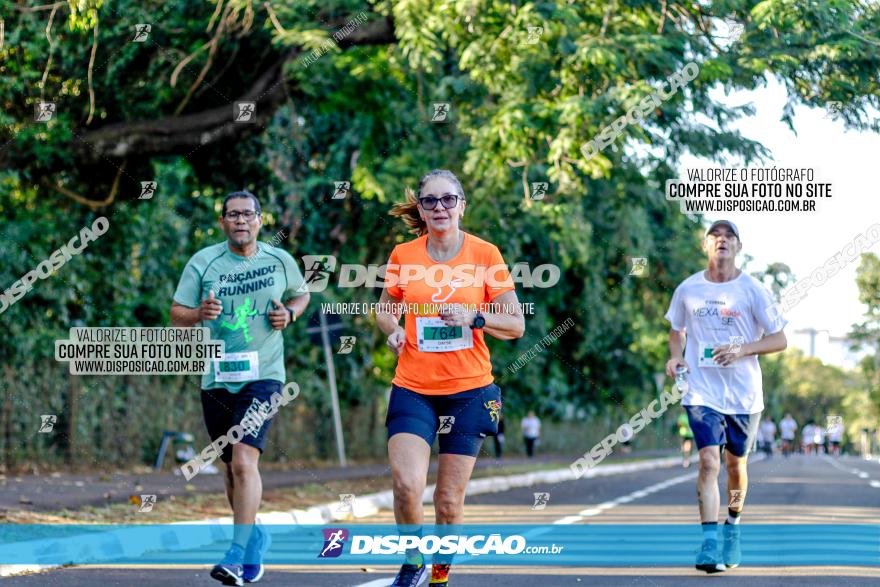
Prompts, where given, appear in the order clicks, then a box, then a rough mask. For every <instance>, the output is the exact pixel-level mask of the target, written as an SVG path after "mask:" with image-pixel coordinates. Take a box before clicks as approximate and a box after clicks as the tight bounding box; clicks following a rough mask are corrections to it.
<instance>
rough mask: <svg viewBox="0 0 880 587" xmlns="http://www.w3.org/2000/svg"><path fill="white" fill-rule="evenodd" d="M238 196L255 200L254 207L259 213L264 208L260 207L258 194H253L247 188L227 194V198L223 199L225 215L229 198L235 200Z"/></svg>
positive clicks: (224, 214)
mask: <svg viewBox="0 0 880 587" xmlns="http://www.w3.org/2000/svg"><path fill="white" fill-rule="evenodd" d="M238 198H250V199H251V200H253V201H254V209H255V210H256V211H257V214H259V213H260V212H262V211H263V209H262V208H260V201H259V200H258V199H257V196H255V195H253V194H252V193H250V192H249V191H247V190H241V191H240V192H232V193H230V194H229V195H227V196H226V199H225V200H223V216H226V204H227V202H229V200H235V199H238Z"/></svg>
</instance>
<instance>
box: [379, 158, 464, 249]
mask: <svg viewBox="0 0 880 587" xmlns="http://www.w3.org/2000/svg"><path fill="white" fill-rule="evenodd" d="M435 177H442V178H443V179H447V180H449V181H450V182H452V185H454V186H455V190H456V192H457V193H458V195H459V196H460V197H461V199H462V200H464V199H465V197H464V188H463V187H461V182H460V181H458V178H457V177H456V176H455V174H454V173H452V172H451V171H449V170H448V169H432V170H431V171H429V172H428V173H426V174H425V175H423V176H422V179H420V180H419V191H418V195H417V194H416V193H415V192H413V191H412V188H406V190H404V196H405V197H406V201H404V202H398V203H396V204H394V205H393V206H392V207H391V211H390V212H389V214H390V215H392V216H398V217H400V218H402V219H403V222H404V224H406V225H407V226H408V227H409V229H410V230H409V232H410V233H412V234H415V235H418V236H422V235H423V234H427V232H428V225H427V224H425V221H424V220H422V216H421V215H420V214H419V200H418V196H419V195H421V194H422V188H423V187H424V186H425V184H426V183H428V180H429V179H433V178H435Z"/></svg>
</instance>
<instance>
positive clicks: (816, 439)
mask: <svg viewBox="0 0 880 587" xmlns="http://www.w3.org/2000/svg"><path fill="white" fill-rule="evenodd" d="M813 444H825V429H824V428H822V427H821V426H813Z"/></svg>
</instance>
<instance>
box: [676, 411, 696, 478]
mask: <svg viewBox="0 0 880 587" xmlns="http://www.w3.org/2000/svg"><path fill="white" fill-rule="evenodd" d="M675 427H676V428H677V431H678V437H679V438H680V439H681V466H682V467H684V468H685V469H687V468H688V467H690V466H691V448H692V447H693V443H694V433H693V431H692V430H691V425H690V422H688V415H687V412H682V413H680V414H679V415H678V419H677V420H676V421H675Z"/></svg>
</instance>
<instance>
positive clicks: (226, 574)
mask: <svg viewBox="0 0 880 587" xmlns="http://www.w3.org/2000/svg"><path fill="white" fill-rule="evenodd" d="M243 561H244V549H243V548H242V547H240V546H239V545H237V544H233V545H232V546H230V547H229V550H227V551H226V554H225V555H224V556H223V560H222V561H220V562H219V563H217V564H216V565H214V568H213V569H211V578H213V579H217V580H218V581H220V582H221V583H223V584H224V585H236V586H237V587H241V586H242V585H244V571H243V568H242V567H243V566H244V565H243Z"/></svg>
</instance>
